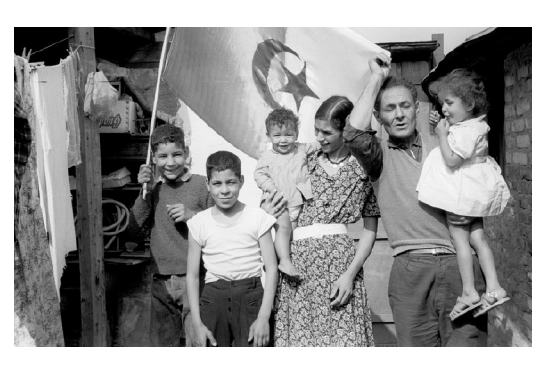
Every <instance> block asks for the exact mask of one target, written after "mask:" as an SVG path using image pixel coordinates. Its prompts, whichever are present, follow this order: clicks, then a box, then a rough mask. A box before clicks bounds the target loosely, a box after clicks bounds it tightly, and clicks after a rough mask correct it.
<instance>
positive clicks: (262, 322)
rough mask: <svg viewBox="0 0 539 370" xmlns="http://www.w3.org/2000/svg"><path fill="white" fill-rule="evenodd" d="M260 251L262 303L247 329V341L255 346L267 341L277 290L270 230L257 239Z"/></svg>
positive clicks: (275, 264)
mask: <svg viewBox="0 0 539 370" xmlns="http://www.w3.org/2000/svg"><path fill="white" fill-rule="evenodd" d="M259 244H260V251H261V253H262V259H263V260H264V266H265V270H266V284H265V287H264V296H263V298H262V305H261V306H260V311H258V317H257V319H256V321H255V322H254V323H253V324H252V325H251V328H250V329H249V341H251V340H252V341H253V346H255V347H265V346H267V345H268V343H269V331H270V330H269V318H270V315H271V307H272V305H273V300H274V298H275V291H276V290H277V278H278V275H277V258H276V257H275V250H274V248H273V241H272V240H271V231H270V230H268V231H267V232H266V233H265V234H264V235H262V237H261V238H260V240H259Z"/></svg>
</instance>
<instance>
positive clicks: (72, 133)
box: [60, 55, 82, 167]
mask: <svg viewBox="0 0 539 370" xmlns="http://www.w3.org/2000/svg"><path fill="white" fill-rule="evenodd" d="M60 65H61V66H62V74H63V84H64V107H65V116H66V129H67V165H68V167H72V166H77V165H79V164H80V163H82V161H81V154H80V128H79V115H78V112H77V86H76V76H77V74H76V71H77V68H76V66H77V62H76V59H75V58H74V56H73V55H69V56H68V57H67V58H66V59H63V60H60Z"/></svg>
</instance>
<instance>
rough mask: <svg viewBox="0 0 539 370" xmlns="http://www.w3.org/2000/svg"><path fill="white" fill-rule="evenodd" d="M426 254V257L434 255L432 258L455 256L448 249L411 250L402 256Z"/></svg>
mask: <svg viewBox="0 0 539 370" xmlns="http://www.w3.org/2000/svg"><path fill="white" fill-rule="evenodd" d="M406 253H408V254H426V255H432V256H444V255H455V253H453V252H451V251H450V250H449V249H446V248H422V249H410V250H407V251H404V252H402V253H399V255H401V254H406Z"/></svg>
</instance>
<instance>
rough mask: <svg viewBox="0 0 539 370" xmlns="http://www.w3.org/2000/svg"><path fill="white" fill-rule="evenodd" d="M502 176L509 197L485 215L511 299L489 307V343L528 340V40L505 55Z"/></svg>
mask: <svg viewBox="0 0 539 370" xmlns="http://www.w3.org/2000/svg"><path fill="white" fill-rule="evenodd" d="M504 80H505V107H504V113H505V121H504V130H505V164H504V165H505V180H506V181H507V184H508V186H509V190H510V191H511V198H512V199H511V200H510V202H509V204H508V206H507V207H506V209H505V210H504V212H503V213H502V214H501V215H500V216H497V217H489V218H486V219H485V231H486V234H487V238H488V241H489V244H490V246H491V248H492V250H493V253H494V257H495V260H496V269H497V271H498V279H499V281H500V284H501V285H502V286H503V287H504V288H505V289H506V291H507V293H508V294H509V295H510V297H511V300H510V301H509V302H507V303H505V304H503V305H502V306H500V307H499V308H495V309H493V310H491V311H490V313H489V346H531V340H532V272H531V271H532V127H531V125H532V44H531V43H529V44H526V45H523V46H522V47H519V48H518V49H516V50H514V51H512V52H511V53H509V54H508V55H507V57H506V59H505V61H504Z"/></svg>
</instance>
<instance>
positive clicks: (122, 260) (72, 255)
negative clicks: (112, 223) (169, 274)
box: [66, 249, 150, 266]
mask: <svg viewBox="0 0 539 370" xmlns="http://www.w3.org/2000/svg"><path fill="white" fill-rule="evenodd" d="M107 254H109V256H107ZM103 260H104V261H105V264H109V265H123V266H134V265H140V264H142V263H145V262H147V261H149V260H150V250H149V249H146V250H143V251H133V252H121V251H120V252H119V253H114V254H112V253H107V252H105V257H104V258H103ZM66 263H67V264H79V256H78V253H77V251H71V252H69V253H68V254H67V255H66Z"/></svg>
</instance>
